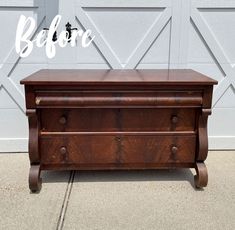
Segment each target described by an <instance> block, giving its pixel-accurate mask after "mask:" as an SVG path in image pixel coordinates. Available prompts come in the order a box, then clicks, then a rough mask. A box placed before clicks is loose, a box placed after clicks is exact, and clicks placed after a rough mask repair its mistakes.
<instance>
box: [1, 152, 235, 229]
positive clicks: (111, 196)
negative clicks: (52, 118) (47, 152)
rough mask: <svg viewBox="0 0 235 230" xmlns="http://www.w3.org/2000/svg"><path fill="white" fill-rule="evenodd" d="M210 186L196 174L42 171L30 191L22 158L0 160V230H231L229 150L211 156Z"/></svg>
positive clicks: (234, 165) (233, 197)
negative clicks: (196, 182)
mask: <svg viewBox="0 0 235 230" xmlns="http://www.w3.org/2000/svg"><path fill="white" fill-rule="evenodd" d="M206 164H207V167H208V172H209V184H208V187H206V188H205V189H204V190H195V189H194V186H193V174H194V173H195V172H194V170H189V169H178V170H157V171H154V170H151V171H113V172H110V171H106V172H105V171H100V172H97V171H93V172H92V171H88V172H75V171H72V172H65V171H62V172H52V171H50V172H43V173H42V179H43V184H42V190H41V192H40V193H38V194H31V193H30V192H29V189H28V184H27V180H28V170H29V160H28V155H27V154H26V153H8V154H6V153H3V154H0V197H1V199H0V229H4V230H5V229H7V230H8V229H17V230H18V229H21V230H24V229H37V230H39V229H43V230H44V229H47V230H51V229H65V230H70V229H78V230H88V229H89V230H93V229H100V230H106V229H107V230H119V229H120V230H125V229H128V230H129V229H130V230H133V229H146V230H155V229H158V230H159V229H164V230H166V229H174V230H175V229H179V230H184V229H187V230H188V229H191V230H192V229H197V230H198V229H213V230H214V229H216V230H220V229H221V230H222V229H223V230H224V229H226V230H229V229H231V230H234V229H235V151H224V152H219V151H212V152H210V153H209V157H208V159H207V161H206Z"/></svg>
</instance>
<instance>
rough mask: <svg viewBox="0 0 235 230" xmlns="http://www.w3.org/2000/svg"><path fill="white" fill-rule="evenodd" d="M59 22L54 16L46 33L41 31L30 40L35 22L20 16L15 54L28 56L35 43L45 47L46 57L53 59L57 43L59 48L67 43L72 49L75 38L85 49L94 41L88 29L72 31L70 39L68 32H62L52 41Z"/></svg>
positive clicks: (59, 19) (58, 16)
mask: <svg viewBox="0 0 235 230" xmlns="http://www.w3.org/2000/svg"><path fill="white" fill-rule="evenodd" d="M60 21H61V15H56V16H55V17H54V19H53V20H52V22H51V25H50V27H49V30H48V31H45V30H41V31H40V32H39V33H38V34H37V35H36V38H35V39H33V40H30V38H31V37H32V36H33V34H34V31H35V26H36V22H35V20H34V18H32V17H28V18H26V17H25V16H24V15H21V16H20V19H19V22H18V26H17V29H16V39H15V49H16V52H17V54H19V55H20V57H27V56H29V54H30V53H31V52H32V50H33V47H34V43H36V46H37V47H43V46H45V49H46V55H47V57H48V58H53V57H54V56H55V55H56V46H55V45H56V44H57V43H58V45H59V46H60V47H65V46H66V45H67V44H68V43H70V45H71V46H72V47H74V46H75V45H76V39H77V37H80V38H81V46H82V47H84V48H86V47H88V46H89V45H90V44H91V42H92V41H93V40H94V38H95V36H93V37H91V34H92V31H91V30H90V29H87V30H86V31H84V30H82V29H80V30H73V31H72V34H71V37H70V38H69V34H68V32H67V31H65V30H63V31H61V33H60V34H59V36H58V39H57V40H56V41H53V39H52V38H53V35H54V33H55V32H56V30H57V28H58V26H59V23H60ZM22 43H24V44H22ZM21 47H22V48H21Z"/></svg>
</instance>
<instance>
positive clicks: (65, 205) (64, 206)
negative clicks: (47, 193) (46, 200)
mask: <svg viewBox="0 0 235 230" xmlns="http://www.w3.org/2000/svg"><path fill="white" fill-rule="evenodd" d="M75 173H76V171H74V170H73V171H71V172H70V177H69V180H68V185H67V188H66V191H65V194H64V200H63V203H62V207H61V210H60V216H59V219H58V222H57V226H56V230H62V229H63V226H64V220H65V215H66V211H67V208H68V204H69V198H70V194H71V192H72V187H73V181H74V177H75Z"/></svg>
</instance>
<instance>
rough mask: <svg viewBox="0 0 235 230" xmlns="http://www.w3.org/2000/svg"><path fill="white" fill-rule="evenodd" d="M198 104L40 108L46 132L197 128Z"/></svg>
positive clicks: (42, 127)
mask: <svg viewBox="0 0 235 230" xmlns="http://www.w3.org/2000/svg"><path fill="white" fill-rule="evenodd" d="M196 116H197V109H196V108H166V109H165V108H157V109H152V108H151V109H147V108H145V109H134V108H131V109H126V108H102V109H96V108H82V109H78V108H73V109H40V118H41V131H43V132H116V131H123V132H132V131H133V132H134V131H142V132H143V131H194V130H195V120H196Z"/></svg>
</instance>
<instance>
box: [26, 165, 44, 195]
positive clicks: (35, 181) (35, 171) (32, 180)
mask: <svg viewBox="0 0 235 230" xmlns="http://www.w3.org/2000/svg"><path fill="white" fill-rule="evenodd" d="M40 172H41V170H40V165H31V167H30V170H29V189H30V190H31V192H33V193H34V192H38V191H40V189H41V187H42V179H41V178H40Z"/></svg>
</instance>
